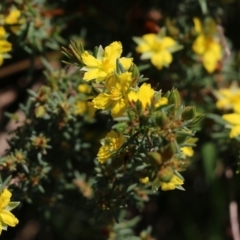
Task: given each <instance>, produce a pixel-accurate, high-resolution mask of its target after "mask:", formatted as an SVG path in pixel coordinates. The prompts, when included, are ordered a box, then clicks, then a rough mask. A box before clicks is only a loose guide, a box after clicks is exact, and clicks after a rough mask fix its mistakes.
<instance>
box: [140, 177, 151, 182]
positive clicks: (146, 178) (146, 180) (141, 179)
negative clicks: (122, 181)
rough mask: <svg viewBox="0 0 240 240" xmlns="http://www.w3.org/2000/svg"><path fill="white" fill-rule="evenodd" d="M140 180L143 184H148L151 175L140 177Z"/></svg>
mask: <svg viewBox="0 0 240 240" xmlns="http://www.w3.org/2000/svg"><path fill="white" fill-rule="evenodd" d="M139 181H140V182H141V183H142V184H147V183H148V182H149V177H145V178H139Z"/></svg>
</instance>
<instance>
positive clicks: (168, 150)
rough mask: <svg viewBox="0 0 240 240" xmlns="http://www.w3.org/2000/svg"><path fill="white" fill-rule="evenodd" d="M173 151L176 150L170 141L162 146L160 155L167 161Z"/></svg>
mask: <svg viewBox="0 0 240 240" xmlns="http://www.w3.org/2000/svg"><path fill="white" fill-rule="evenodd" d="M175 152H176V147H175V145H174V144H173V143H172V142H170V143H169V144H168V145H166V146H165V147H163V148H162V152H161V155H162V157H163V159H164V161H167V160H169V159H171V158H172V157H173V155H174V154H175Z"/></svg>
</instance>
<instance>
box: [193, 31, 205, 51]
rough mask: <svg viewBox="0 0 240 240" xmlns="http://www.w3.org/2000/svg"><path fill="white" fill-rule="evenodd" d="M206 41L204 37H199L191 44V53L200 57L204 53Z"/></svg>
mask: <svg viewBox="0 0 240 240" xmlns="http://www.w3.org/2000/svg"><path fill="white" fill-rule="evenodd" d="M206 41H207V40H206V37H205V36H204V35H203V34H201V35H199V36H198V37H197V38H196V40H195V41H194V42H193V45H192V49H193V51H194V52H195V53H196V54H198V55H202V54H203V53H204V52H205V51H206Z"/></svg>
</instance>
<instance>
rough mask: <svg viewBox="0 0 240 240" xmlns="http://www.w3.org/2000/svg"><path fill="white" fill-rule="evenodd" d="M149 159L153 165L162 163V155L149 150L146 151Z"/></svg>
mask: <svg viewBox="0 0 240 240" xmlns="http://www.w3.org/2000/svg"><path fill="white" fill-rule="evenodd" d="M148 156H149V159H150V161H151V163H152V164H153V165H155V166H156V167H157V166H159V165H161V164H162V156H161V154H160V153H158V152H149V153H148Z"/></svg>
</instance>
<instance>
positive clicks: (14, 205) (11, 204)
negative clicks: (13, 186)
mask: <svg viewBox="0 0 240 240" xmlns="http://www.w3.org/2000/svg"><path fill="white" fill-rule="evenodd" d="M19 204H20V202H10V203H9V204H8V205H7V207H6V210H8V211H11V210H13V209H14V208H16V207H17V206H18V205H19Z"/></svg>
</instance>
